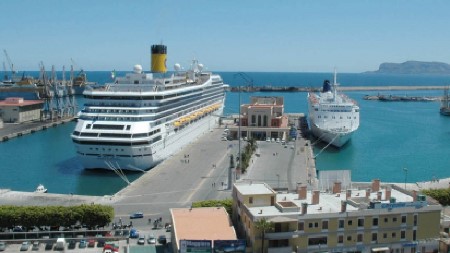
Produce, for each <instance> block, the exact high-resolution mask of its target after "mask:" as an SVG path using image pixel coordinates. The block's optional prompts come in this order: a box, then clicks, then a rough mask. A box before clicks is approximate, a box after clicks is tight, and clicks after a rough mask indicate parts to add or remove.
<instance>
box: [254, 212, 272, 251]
mask: <svg viewBox="0 0 450 253" xmlns="http://www.w3.org/2000/svg"><path fill="white" fill-rule="evenodd" d="M255 227H256V229H258V230H259V231H261V253H264V241H265V239H266V233H267V232H271V231H273V229H274V225H273V222H270V221H267V219H266V218H262V219H260V220H259V221H257V222H256V223H255Z"/></svg>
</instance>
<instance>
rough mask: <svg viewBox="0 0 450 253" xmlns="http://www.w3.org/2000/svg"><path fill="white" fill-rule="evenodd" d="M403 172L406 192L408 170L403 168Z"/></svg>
mask: <svg viewBox="0 0 450 253" xmlns="http://www.w3.org/2000/svg"><path fill="white" fill-rule="evenodd" d="M403 171H404V172H405V190H406V179H407V178H408V169H407V168H403Z"/></svg>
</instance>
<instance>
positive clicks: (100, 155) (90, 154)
mask: <svg viewBox="0 0 450 253" xmlns="http://www.w3.org/2000/svg"><path fill="white" fill-rule="evenodd" d="M77 153H78V154H80V155H85V156H96V157H105V156H111V157H141V156H152V154H142V155H102V154H92V153H86V154H85V153H81V152H77Z"/></svg>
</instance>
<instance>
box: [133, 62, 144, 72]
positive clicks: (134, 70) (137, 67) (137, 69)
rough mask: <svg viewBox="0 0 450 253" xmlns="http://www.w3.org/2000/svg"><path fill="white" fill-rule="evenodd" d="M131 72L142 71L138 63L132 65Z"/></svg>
mask: <svg viewBox="0 0 450 253" xmlns="http://www.w3.org/2000/svg"><path fill="white" fill-rule="evenodd" d="M133 72H134V73H136V74H140V73H142V66H141V65H139V64H136V65H134V67H133Z"/></svg>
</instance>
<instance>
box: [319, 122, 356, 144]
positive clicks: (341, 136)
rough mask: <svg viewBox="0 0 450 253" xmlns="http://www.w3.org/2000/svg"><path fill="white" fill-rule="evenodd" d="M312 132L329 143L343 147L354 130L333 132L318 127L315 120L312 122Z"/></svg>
mask: <svg viewBox="0 0 450 253" xmlns="http://www.w3.org/2000/svg"><path fill="white" fill-rule="evenodd" d="M310 125H311V126H310V128H311V132H312V134H313V135H314V136H315V137H317V138H318V139H320V140H321V141H323V142H326V143H329V144H331V145H333V146H335V147H337V148H340V147H343V146H344V145H345V144H346V143H347V142H348V141H349V140H350V139H351V137H352V134H353V132H345V133H342V132H332V131H329V130H323V129H320V128H319V127H317V125H316V124H315V123H314V122H311V123H310Z"/></svg>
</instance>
